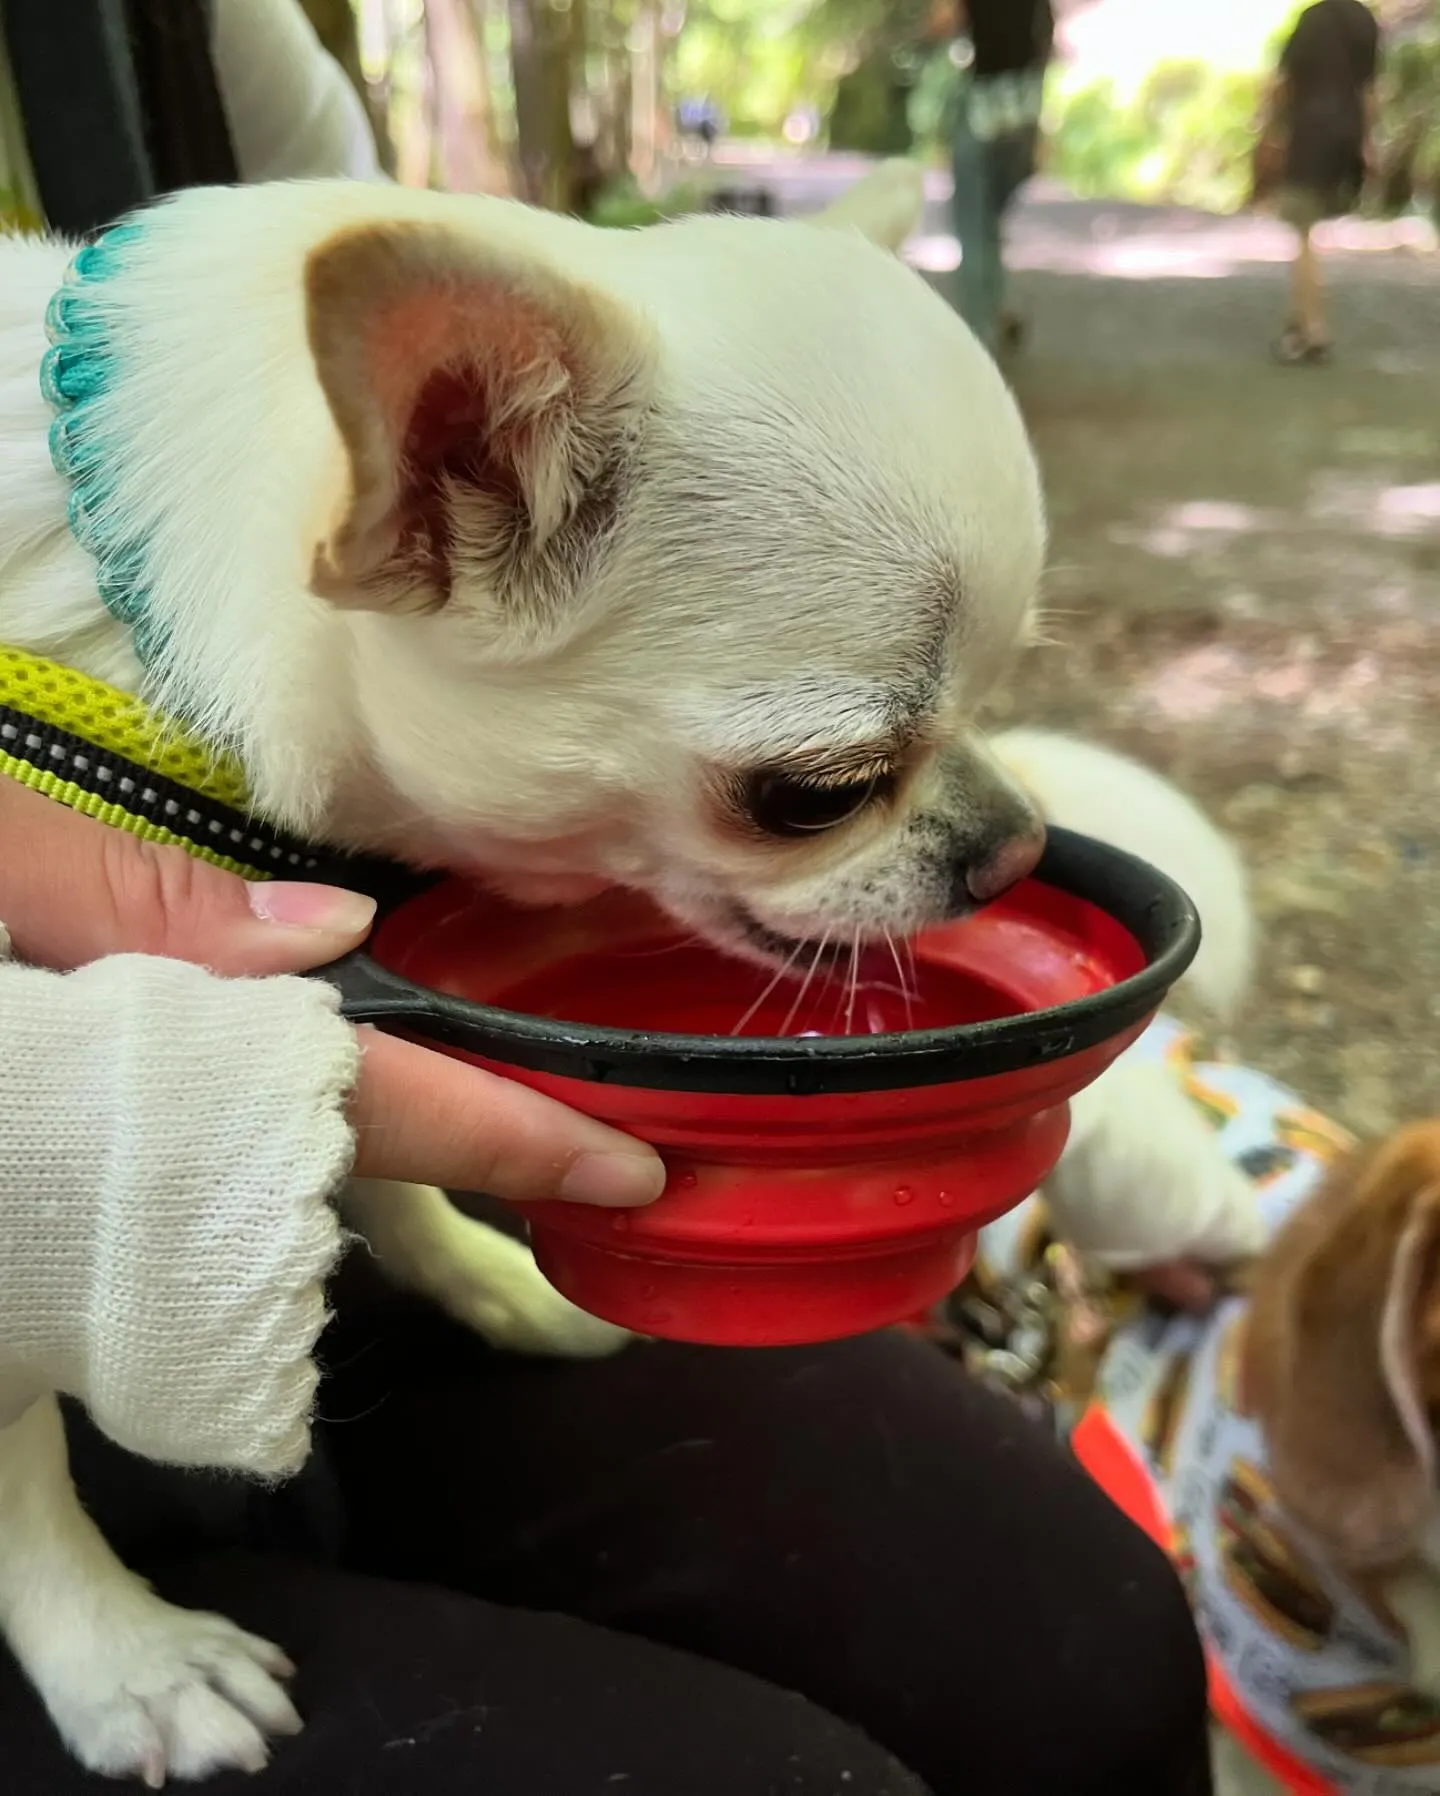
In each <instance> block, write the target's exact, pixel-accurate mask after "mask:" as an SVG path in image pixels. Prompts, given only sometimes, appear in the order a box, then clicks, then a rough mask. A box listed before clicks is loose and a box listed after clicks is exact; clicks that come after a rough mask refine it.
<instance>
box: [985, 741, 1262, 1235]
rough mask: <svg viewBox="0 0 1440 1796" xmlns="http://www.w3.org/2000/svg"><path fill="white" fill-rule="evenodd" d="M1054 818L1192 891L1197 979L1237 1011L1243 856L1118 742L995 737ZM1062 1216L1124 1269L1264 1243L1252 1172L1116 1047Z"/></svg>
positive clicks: (1243, 938) (1249, 947)
mask: <svg viewBox="0 0 1440 1796" xmlns="http://www.w3.org/2000/svg"><path fill="white" fill-rule="evenodd" d="M991 746H992V748H993V749H994V752H995V754H996V755H997V757H998V758H999V759H1000V760H1001V762H1002V763H1003V764H1004V765H1005V766H1006V767H1007V768H1008V769H1009V770H1010V772H1011V773H1012V774H1014V776H1015V777H1016V778H1017V779H1018V780H1020V781H1021V783H1022V784H1023V785H1025V786H1026V788H1027V789H1028V790H1029V791H1030V792H1031V793H1033V794H1034V796H1035V798H1036V800H1037V801H1038V803H1039V805H1040V809H1041V811H1042V813H1043V814H1044V817H1045V820H1046V822H1047V823H1051V824H1056V825H1059V826H1061V827H1063V828H1066V829H1074V830H1079V831H1080V832H1081V833H1082V834H1085V835H1089V836H1095V837H1097V838H1098V839H1099V840H1100V841H1102V842H1109V843H1110V844H1111V845H1112V846H1114V847H1116V848H1124V849H1127V850H1128V851H1129V852H1130V853H1132V854H1136V855H1139V856H1140V857H1141V858H1142V859H1144V860H1148V861H1149V862H1150V863H1151V864H1152V865H1154V866H1156V867H1158V868H1159V869H1160V870H1161V872H1163V873H1167V874H1168V875H1169V876H1170V877H1171V878H1172V879H1173V880H1175V881H1176V882H1177V884H1179V885H1180V886H1182V887H1183V888H1184V890H1185V891H1186V892H1188V893H1189V895H1190V897H1191V898H1192V899H1193V900H1194V901H1195V906H1196V909H1197V910H1198V911H1199V913H1200V922H1201V927H1202V929H1203V931H1204V938H1203V942H1202V945H1201V949H1200V952H1199V954H1198V955H1197V956H1196V959H1195V962H1194V965H1193V967H1192V969H1191V972H1190V975H1189V980H1190V983H1191V984H1192V986H1193V988H1194V989H1195V991H1196V993H1197V995H1198V996H1199V997H1201V998H1202V999H1203V1000H1204V1001H1205V1002H1206V1004H1207V1005H1208V1007H1209V1008H1210V1009H1211V1011H1212V1012H1214V1013H1215V1014H1216V1015H1217V1016H1219V1017H1221V1018H1222V1019H1224V1020H1226V1021H1229V1020H1230V1019H1231V1018H1232V1017H1233V1015H1234V1014H1235V1011H1236V1010H1237V1009H1238V1007H1239V1005H1240V1003H1241V1001H1242V1000H1243V998H1244V995H1245V991H1246V988H1247V986H1248V984H1249V981H1250V974H1251V966H1252V962H1253V958H1254V933H1255V931H1254V923H1253V920H1252V916H1251V911H1250V903H1249V897H1248V893H1247V890H1246V879H1245V872H1244V868H1243V867H1242V865H1241V862H1240V859H1239V856H1238V855H1237V854H1236V852H1235V849H1234V848H1233V847H1232V845H1231V844H1230V843H1229V842H1228V841H1226V839H1225V838H1224V837H1223V836H1222V835H1221V834H1220V832H1219V830H1218V829H1216V827H1215V825H1214V824H1213V823H1212V822H1211V821H1210V819H1209V818H1208V817H1207V816H1206V815H1205V813H1204V812H1203V811H1202V810H1201V809H1200V808H1199V806H1198V805H1196V804H1195V803H1194V802H1193V801H1192V800H1191V799H1190V798H1188V797H1186V795H1185V794H1184V793H1183V792H1181V791H1180V790H1179V788H1178V787H1176V786H1174V785H1172V784H1171V783H1170V782H1169V781H1168V780H1166V779H1163V778H1162V777H1161V776H1160V775H1159V774H1158V773H1154V772H1152V771H1151V770H1150V769H1149V768H1147V767H1143V766H1141V765H1140V763H1139V762H1137V761H1132V760H1130V759H1129V758H1128V757H1126V756H1124V755H1119V754H1116V753H1114V752H1113V751H1112V750H1109V749H1104V748H1100V747H1097V746H1096V745H1095V744H1093V743H1087V742H1077V741H1074V740H1072V739H1071V738H1070V737H1067V736H1059V735H1053V734H1050V733H1048V732H1046V731H1042V730H1010V731H1007V732H1005V733H1004V734H1002V735H1000V736H997V737H996V738H994V740H993V742H992V744H991ZM1045 1196H1046V1200H1047V1202H1048V1203H1049V1204H1050V1206H1051V1210H1052V1214H1053V1215H1054V1218H1055V1223H1056V1227H1057V1229H1058V1230H1059V1232H1060V1233H1061V1234H1062V1235H1064V1236H1065V1237H1066V1238H1067V1239H1068V1240H1071V1241H1073V1242H1074V1243H1075V1245H1076V1246H1077V1247H1080V1248H1083V1249H1084V1250H1085V1251H1086V1252H1087V1253H1090V1254H1092V1255H1093V1256H1094V1257H1095V1258H1096V1259H1097V1260H1099V1261H1101V1262H1103V1263H1104V1264H1106V1265H1109V1266H1111V1267H1114V1268H1116V1269H1117V1270H1120V1269H1133V1268H1136V1267H1142V1266H1153V1265H1156V1264H1159V1263H1161V1262H1164V1261H1167V1260H1174V1259H1184V1258H1195V1259H1199V1260H1201V1261H1206V1262H1210V1263H1213V1264H1223V1263H1225V1262H1227V1261H1233V1260H1239V1259H1244V1258H1247V1257H1248V1256H1249V1255H1251V1254H1253V1253H1256V1252H1258V1251H1259V1250H1260V1248H1261V1247H1262V1246H1263V1245H1264V1239H1265V1236H1264V1227H1263V1223H1262V1220H1261V1216H1260V1211H1259V1207H1258V1205H1257V1203H1256V1201H1255V1192H1254V1188H1253V1187H1252V1185H1251V1184H1250V1181H1249V1180H1248V1179H1247V1178H1246V1177H1245V1176H1244V1174H1243V1173H1242V1172H1240V1171H1239V1170H1238V1169H1237V1168H1236V1167H1235V1166H1233V1165H1232V1164H1231V1162H1230V1161H1229V1159H1228V1158H1227V1157H1226V1156H1225V1154H1223V1153H1222V1152H1221V1150H1220V1147H1219V1145H1218V1143H1217V1141H1216V1138H1215V1135H1214V1132H1213V1131H1212V1130H1211V1129H1210V1128H1208V1127H1207V1126H1206V1124H1205V1122H1204V1121H1203V1119H1202V1118H1200V1117H1199V1116H1197V1115H1196V1113H1195V1110H1194V1107H1193V1106H1192V1105H1191V1104H1190V1103H1189V1101H1188V1100H1187V1099H1186V1097H1185V1095H1184V1093H1183V1092H1181V1091H1180V1089H1179V1088H1178V1086H1177V1085H1176V1084H1175V1082H1174V1081H1173V1079H1171V1078H1169V1077H1168V1076H1167V1074H1166V1073H1165V1070H1164V1069H1163V1068H1161V1067H1157V1066H1154V1065H1151V1064H1147V1063H1146V1062H1144V1061H1142V1060H1138V1059H1131V1058H1128V1057H1125V1056H1122V1057H1121V1059H1120V1060H1118V1061H1117V1062H1116V1063H1115V1065H1114V1066H1112V1067H1111V1068H1109V1069H1108V1070H1107V1071H1106V1072H1104V1073H1102V1074H1101V1076H1100V1077H1099V1078H1098V1079H1097V1080H1096V1081H1095V1083H1094V1084H1093V1085H1091V1086H1089V1087H1088V1088H1087V1089H1086V1090H1085V1091H1082V1092H1080V1093H1079V1094H1078V1095H1077V1096H1076V1097H1074V1098H1072V1100H1071V1103H1070V1138H1069V1140H1068V1142H1067V1143H1066V1146H1065V1151H1064V1153H1063V1154H1062V1155H1061V1157H1060V1163H1059V1165H1058V1166H1057V1167H1056V1168H1055V1170H1054V1172H1053V1173H1051V1175H1050V1177H1049V1179H1048V1180H1047V1181H1046V1185H1045Z"/></svg>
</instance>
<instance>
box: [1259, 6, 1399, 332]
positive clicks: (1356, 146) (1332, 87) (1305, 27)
mask: <svg viewBox="0 0 1440 1796" xmlns="http://www.w3.org/2000/svg"><path fill="white" fill-rule="evenodd" d="M1379 60H1380V27H1379V25H1378V24H1377V23H1376V20H1375V16H1374V14H1373V13H1372V12H1371V10H1370V8H1369V6H1367V5H1366V4H1364V0H1315V4H1314V5H1312V6H1308V7H1307V8H1306V9H1305V11H1304V12H1303V13H1301V15H1300V17H1299V19H1298V20H1297V21H1296V24H1295V29H1294V30H1293V31H1292V32H1291V34H1290V36H1289V38H1288V40H1287V41H1286V44H1285V48H1284V49H1283V50H1282V51H1281V53H1280V63H1279V67H1278V68H1277V69H1276V72H1275V76H1274V79H1273V81H1272V82H1271V85H1270V89H1269V92H1268V95H1267V115H1266V126H1265V129H1264V132H1263V133H1262V137H1261V143H1260V147H1259V150H1258V151H1257V158H1256V189H1257V196H1265V197H1268V190H1269V189H1271V188H1273V189H1274V200H1275V207H1276V210H1277V211H1278V213H1279V215H1280V217H1281V218H1283V219H1284V220H1285V222H1286V223H1287V224H1289V225H1292V226H1293V227H1294V229H1295V233H1296V236H1297V238H1298V242H1297V245H1296V252H1295V261H1294V264H1293V267H1292V271H1291V292H1290V318H1289V321H1288V323H1287V324H1286V326H1285V328H1284V330H1283V331H1282V332H1281V333H1280V337H1279V340H1278V341H1277V343H1276V345H1275V354H1276V356H1277V358H1278V359H1279V360H1280V361H1282V362H1285V363H1288V364H1292V365H1303V364H1313V363H1318V362H1323V361H1326V360H1327V359H1328V358H1329V355H1330V348H1331V344H1330V338H1329V334H1328V331H1327V328H1326V320H1325V289H1324V282H1323V280H1322V278H1321V273H1320V257H1319V252H1318V251H1317V249H1316V247H1315V242H1314V236H1313V233H1314V229H1315V226H1316V225H1317V224H1319V223H1320V222H1321V220H1322V219H1327V218H1341V217H1343V216H1344V215H1345V214H1346V213H1347V212H1351V211H1353V210H1354V208H1355V206H1356V204H1357V202H1358V201H1359V198H1360V194H1361V191H1362V189H1363V188H1364V185H1365V175H1366V166H1367V160H1368V144H1369V138H1370V131H1371V127H1372V124H1373V122H1374V109H1375V76H1376V71H1377V68H1378V66H1379Z"/></svg>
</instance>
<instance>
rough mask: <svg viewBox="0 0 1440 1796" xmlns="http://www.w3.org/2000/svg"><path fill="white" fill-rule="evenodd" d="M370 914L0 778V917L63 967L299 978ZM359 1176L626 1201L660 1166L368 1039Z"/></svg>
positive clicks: (409, 1045)
mask: <svg viewBox="0 0 1440 1796" xmlns="http://www.w3.org/2000/svg"><path fill="white" fill-rule="evenodd" d="M374 915H375V906H374V904H373V902H372V901H371V900H370V899H368V898H363V897H360V896H359V895H357V894H356V893H354V892H344V891H340V890H338V889H336V888H334V887H329V886H316V885H291V884H282V883H278V882H277V883H275V884H269V885H267V884H255V885H251V884H248V883H247V882H246V881H245V880H243V879H240V878H238V877H237V876H236V875H234V874H231V873H225V872H222V871H221V869H220V868H218V867H212V866H210V865H209V864H208V863H207V862H205V861H200V860H197V859H195V858H194V857H193V856H192V855H189V854H187V853H186V852H185V850H184V849H182V848H167V847H159V846H157V845H156V844H154V843H150V842H142V841H141V840H140V839H139V838H138V837H136V836H132V835H129V834H127V833H126V832H125V831H123V830H118V829H112V828H110V827H109V826H108V825H106V824H102V823H97V822H95V821H93V819H91V818H89V817H83V816H81V815H79V814H78V813H77V812H75V811H72V810H70V809H68V807H66V806H64V805H60V804H56V803H55V802H54V801H53V800H51V799H48V798H43V797H41V796H40V795H39V794H38V793H35V792H30V791H27V790H26V788H25V787H23V786H21V785H19V784H17V783H16V782H15V781H13V780H8V779H4V778H0V922H3V923H4V924H5V926H6V928H7V929H8V931H9V933H10V938H11V941H12V942H13V944H14V947H15V952H16V953H17V954H18V955H19V956H20V957H21V959H23V960H28V961H31V962H33V963H34V964H36V965H38V966H45V967H53V968H56V969H57V970H60V971H68V970H69V969H71V968H73V967H79V966H84V965H87V964H88V963H89V962H90V961H92V960H99V959H101V958H102V957H103V956H105V955H108V954H153V955H161V956H164V957H166V958H168V959H171V960H187V961H193V962H196V963H198V964H200V965H202V966H206V967H209V968H210V969H211V970H212V971H213V972H216V973H221V974H226V975H229V976H240V975H250V976H258V975H263V974H271V973H304V972H308V971H310V970H311V969H312V968H314V967H320V966H324V965H325V964H326V963H327V962H329V961H332V960H335V959H338V958H339V956H340V955H342V954H345V953H347V952H348V951H349V950H350V949H352V948H355V947H358V946H359V944H360V943H361V942H362V941H364V939H365V937H366V935H367V934H368V933H369V930H370V925H371V923H372V921H373V920H374ZM360 1034H361V1038H362V1042H363V1045H364V1049H365V1052H364V1056H363V1059H362V1063H361V1071H360V1077H359V1080H358V1082H357V1084H356V1088H355V1092H354V1095H353V1098H352V1101H351V1105H350V1114H351V1120H352V1122H353V1124H354V1127H355V1134H356V1159H355V1171H356V1174H357V1175H358V1176H360V1177H363V1178H372V1179H403V1180H406V1181H408V1182H411V1183H414V1184H421V1185H442V1186H444V1185H448V1186H453V1187H457V1188H459V1189H463V1190H467V1191H489V1192H493V1193H494V1195H495V1196H497V1197H503V1198H509V1199H511V1200H514V1201H524V1202H533V1201H537V1200H540V1199H544V1198H555V1197H563V1198H565V1199H567V1200H569V1201H571V1202H575V1203H592V1204H603V1205H609V1206H614V1207H625V1206H630V1205H638V1204H645V1203H649V1202H650V1201H651V1200H652V1199H654V1198H656V1197H658V1196H659V1195H660V1190H661V1187H662V1185H663V1184H664V1178H665V1174H664V1168H663V1167H662V1166H661V1163H660V1160H659V1157H658V1156H657V1155H656V1154H655V1152H654V1150H653V1149H651V1148H649V1147H648V1146H646V1145H645V1144H644V1143H643V1142H639V1141H636V1140H634V1139H633V1138H632V1137H631V1136H628V1135H622V1134H620V1133H619V1132H618V1131H617V1130H614V1129H610V1128H606V1127H605V1126H604V1125H603V1124H601V1123H597V1122H594V1121H592V1120H591V1119H590V1118H589V1117H585V1116H581V1115H580V1114H579V1113H578V1112H576V1111H573V1110H568V1109H566V1108H565V1107H564V1105H562V1104H557V1103H556V1102H555V1101H554V1100H553V1099H551V1098H547V1097H543V1096H541V1095H540V1093H538V1092H533V1091H530V1090H528V1089H526V1087H524V1086H521V1085H515V1084H512V1083H511V1082H510V1081H509V1080H506V1079H500V1078H497V1077H496V1076H495V1075H494V1074H492V1073H487V1072H484V1071H482V1070H481V1069H480V1068H479V1067H472V1066H467V1065H465V1064H464V1063H463V1062H461V1061H458V1060H451V1059H449V1058H447V1057H446V1056H445V1055H443V1054H436V1053H432V1052H431V1051H430V1050H429V1049H426V1048H422V1047H419V1046H417V1045H416V1044H415V1043H413V1042H406V1041H400V1040H398V1039H396V1038H395V1037H393V1036H387V1035H382V1034H380V1033H379V1032H378V1031H375V1030H369V1029H365V1030H361V1031H360Z"/></svg>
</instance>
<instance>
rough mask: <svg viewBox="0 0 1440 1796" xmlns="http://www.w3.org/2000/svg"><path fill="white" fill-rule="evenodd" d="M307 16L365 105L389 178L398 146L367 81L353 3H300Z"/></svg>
mask: <svg viewBox="0 0 1440 1796" xmlns="http://www.w3.org/2000/svg"><path fill="white" fill-rule="evenodd" d="M300 3H301V5H302V6H303V8H304V10H305V16H306V18H308V19H309V21H310V23H311V24H312V25H313V26H314V27H315V35H316V36H317V37H318V38H319V39H320V42H321V43H322V44H323V45H324V46H325V48H326V49H327V50H328V51H329V52H330V54H331V55H332V56H333V57H334V58H335V60H336V62H338V63H339V64H340V67H341V68H342V69H344V71H345V73H346V74H347V75H348V76H349V77H350V81H351V85H352V86H353V87H354V89H355V91H356V93H358V94H359V96H360V98H361V99H362V100H363V101H364V103H365V112H366V115H367V117H368V118H369V120H370V128H371V130H372V131H373V132H374V133H375V147H376V149H377V150H378V151H379V152H380V164H381V167H382V168H384V170H385V172H386V173H387V174H391V175H393V174H394V172H395V146H394V144H393V143H392V142H391V141H390V132H389V129H388V126H387V124H386V120H385V114H384V110H383V109H382V108H381V107H379V106H377V105H376V104H375V98H374V95H373V94H372V93H371V92H370V88H369V86H368V84H367V83H366V80H365V70H364V68H363V67H362V65H361V62H360V32H359V29H358V27H357V26H356V23H355V11H354V8H353V6H352V5H351V0H300Z"/></svg>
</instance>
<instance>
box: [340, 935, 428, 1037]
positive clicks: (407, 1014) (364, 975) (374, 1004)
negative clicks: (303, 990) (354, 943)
mask: <svg viewBox="0 0 1440 1796" xmlns="http://www.w3.org/2000/svg"><path fill="white" fill-rule="evenodd" d="M311 977H312V978H314V979H324V980H326V981H327V982H328V983H329V984H331V985H333V986H334V987H335V989H336V990H337V991H338V992H339V994H340V1014H341V1016H343V1017H345V1018H346V1019H347V1020H348V1021H350V1022H352V1023H420V1022H424V1021H426V1020H427V1019H428V1018H430V1017H433V1016H434V1015H435V1013H436V1011H437V1009H438V1008H439V1006H438V1005H437V1002H436V998H437V994H436V993H434V992H429V991H426V990H425V988H424V987H423V986H419V985H412V984H411V983H410V981H409V980H408V979H402V978H401V977H400V975H399V974H398V973H390V972H387V971H386V969H385V968H384V967H382V966H380V965H379V964H378V962H376V961H374V960H372V959H371V958H370V956H369V955H368V954H367V953H366V952H365V950H364V949H363V948H356V949H355V950H354V951H353V952H352V953H350V954H346V955H343V956H342V957H341V958H340V959H339V960H332V961H331V962H330V964H329V965H328V966H324V967H317V968H316V969H315V971H314V973H312V974H311Z"/></svg>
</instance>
